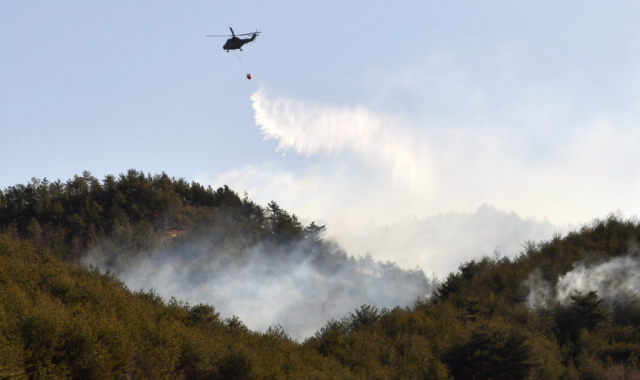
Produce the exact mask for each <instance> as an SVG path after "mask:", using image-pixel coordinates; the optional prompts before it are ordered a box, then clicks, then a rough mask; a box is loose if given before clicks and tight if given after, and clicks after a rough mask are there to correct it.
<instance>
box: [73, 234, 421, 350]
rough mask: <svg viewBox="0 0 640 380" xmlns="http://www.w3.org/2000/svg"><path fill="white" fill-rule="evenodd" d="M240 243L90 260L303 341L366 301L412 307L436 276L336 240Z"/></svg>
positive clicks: (132, 283) (135, 285)
mask: <svg viewBox="0 0 640 380" xmlns="http://www.w3.org/2000/svg"><path fill="white" fill-rule="evenodd" d="M241 246H242V243H241V242H239V241H235V242H229V241H227V242H225V243H224V248H222V243H220V244H216V245H213V246H212V245H210V244H209V243H207V242H205V241H204V240H203V241H202V242H197V241H196V240H193V239H190V241H189V242H183V243H180V244H178V245H177V246H175V247H173V248H171V249H165V250H160V251H158V252H147V253H142V254H139V255H138V256H137V257H133V258H131V257H129V258H126V259H116V260H115V261H114V260H113V257H111V256H110V255H109V254H105V253H103V252H101V251H100V249H99V248H98V249H96V250H94V251H93V252H92V253H90V254H89V255H88V256H87V257H86V258H85V260H84V263H85V264H87V265H88V264H93V265H94V266H97V267H98V268H100V269H101V270H104V271H106V270H109V271H111V272H112V273H114V274H115V275H116V276H117V277H118V278H120V279H121V280H123V281H124V283H125V284H126V285H127V286H128V287H129V288H130V289H133V290H138V289H141V290H148V289H153V290H154V291H155V292H156V293H157V294H159V295H160V296H162V297H163V298H165V299H169V298H170V297H175V298H176V299H178V300H182V301H186V302H189V303H190V304H191V305H194V304H197V303H206V304H210V305H213V306H214V307H215V308H216V310H217V311H218V312H219V313H220V314H221V316H222V317H223V318H229V317H231V316H234V315H235V316H237V317H239V318H240V320H241V321H242V322H243V323H244V324H246V325H247V326H248V327H249V328H250V329H252V330H259V331H266V330H267V329H268V328H269V327H273V326H276V325H281V326H282V327H283V328H284V330H285V331H286V332H287V333H288V334H289V335H290V336H291V337H292V338H294V339H297V340H303V339H304V338H306V337H309V336H311V335H313V334H314V333H315V332H316V331H317V330H318V329H319V328H320V327H322V326H324V325H325V324H326V323H327V321H329V320H330V319H339V318H342V317H344V316H346V315H348V313H349V312H352V311H353V310H354V308H357V307H359V306H360V305H363V304H369V305H374V306H377V307H378V308H385V307H386V308H393V307H396V306H400V307H406V306H410V305H412V304H413V303H414V302H415V300H416V299H417V298H418V297H421V298H427V297H428V296H429V295H430V292H431V287H432V284H431V282H430V280H429V279H428V278H427V277H426V276H425V275H424V273H423V272H422V271H421V270H419V269H416V270H410V271H406V270H401V269H400V268H399V267H397V266H396V265H394V264H391V263H383V262H379V261H374V260H373V259H372V258H371V257H370V256H366V257H361V258H359V259H354V258H353V257H349V256H347V255H346V254H344V253H343V252H341V251H340V249H339V248H338V247H336V246H333V249H334V252H333V253H332V254H330V255H328V256H325V257H313V256H310V255H309V254H308V253H304V252H303V249H302V246H294V247H289V248H288V249H286V251H281V252H279V253H274V248H273V247H272V248H268V247H267V246H265V245H263V244H258V245H255V246H253V247H251V248H249V249H245V248H240V247H241Z"/></svg>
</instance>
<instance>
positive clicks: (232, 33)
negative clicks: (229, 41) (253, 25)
mask: <svg viewBox="0 0 640 380" xmlns="http://www.w3.org/2000/svg"><path fill="white" fill-rule="evenodd" d="M229 29H230V30H231V34H232V35H233V36H234V37H235V36H236V34H235V33H234V32H233V28H232V27H229Z"/></svg>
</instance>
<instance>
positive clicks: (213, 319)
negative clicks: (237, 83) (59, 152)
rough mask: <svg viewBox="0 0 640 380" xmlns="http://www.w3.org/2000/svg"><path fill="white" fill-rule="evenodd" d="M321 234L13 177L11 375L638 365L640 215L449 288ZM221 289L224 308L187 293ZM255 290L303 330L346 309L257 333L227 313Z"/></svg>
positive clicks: (265, 311)
mask: <svg viewBox="0 0 640 380" xmlns="http://www.w3.org/2000/svg"><path fill="white" fill-rule="evenodd" d="M323 231H324V226H318V225H316V224H315V223H310V224H308V225H306V226H305V225H302V224H301V223H300V221H299V219H298V218H297V217H296V216H295V214H290V213H289V212H287V211H285V210H282V209H281V208H280V207H279V205H278V204H277V203H276V202H271V203H270V204H269V205H267V206H266V207H263V206H259V205H257V204H255V203H253V202H252V201H251V200H249V199H248V197H247V196H246V195H245V196H244V197H240V196H238V195H237V193H235V192H234V191H232V190H231V189H229V188H227V187H222V188H219V189H215V190H214V189H212V188H210V187H206V188H205V187H203V186H201V185H200V184H197V183H191V184H189V183H187V182H186V181H184V180H182V179H177V180H176V179H174V178H170V177H168V176H167V175H166V174H164V173H163V174H160V175H154V176H151V175H144V174H143V173H142V172H138V171H135V170H130V171H129V172H127V173H126V174H121V175H119V176H118V177H115V176H107V177H105V179H104V180H102V181H99V180H97V179H96V178H94V177H92V176H91V175H90V173H87V172H85V173H84V174H83V175H82V176H76V177H74V178H73V179H72V180H69V181H67V182H64V183H63V182H61V181H55V182H49V181H47V180H37V179H33V180H32V181H31V182H30V183H28V184H26V185H16V186H12V187H9V188H7V189H5V190H2V191H1V192H0V290H1V291H0V300H1V301H0V379H9V378H21V377H22V378H32V379H40V378H47V379H49V378H51V379H58V378H59V379H68V378H71V379H94V378H95V379H104V378H114V379H116V378H117V379H120V378H122V379H165V378H166V379H176V378H183V379H266V378H274V379H275V378H296V379H298V378H302V379H304V378H310V379H311V378H313V379H323V378H327V379H328V378H340V379H451V378H454V379H635V378H638V377H639V376H640V369H639V368H638V364H637V359H638V358H639V357H640V298H638V291H639V290H638V288H639V287H640V285H639V284H640V282H638V276H637V273H638V271H636V270H635V269H636V268H640V264H639V261H638V258H639V257H640V250H639V248H638V238H639V237H640V224H638V222H637V221H632V220H621V219H620V218H617V217H615V216H609V217H607V218H605V219H604V220H596V221H594V222H593V223H591V224H589V225H586V226H584V227H582V228H581V229H580V230H579V231H576V232H572V233H570V234H568V235H566V236H564V237H562V236H559V235H556V236H553V237H550V240H548V241H543V242H530V241H529V242H524V248H523V251H522V252H521V254H520V255H519V256H518V257H516V258H514V259H509V258H506V257H500V256H499V255H498V254H496V255H495V256H494V257H483V258H478V259H474V260H471V261H468V262H466V263H463V264H461V265H460V268H459V270H458V271H457V272H455V273H452V274H450V275H449V276H448V277H447V278H446V279H444V280H443V281H442V282H440V283H438V284H434V283H432V281H431V280H429V279H428V278H426V277H425V276H424V274H423V273H422V271H421V270H419V269H416V270H411V271H407V270H402V269H400V268H398V267H397V266H396V265H395V264H393V263H380V262H376V261H374V260H373V259H372V258H371V257H363V258H354V257H351V256H349V255H348V254H347V253H346V252H343V251H342V250H341V249H340V247H338V246H337V245H335V244H334V243H331V242H328V241H325V240H324V239H323V238H322V234H323ZM105 270H109V271H110V273H105ZM252 278H255V279H257V280H256V281H253V282H252V281H251V279H252ZM123 279H124V281H126V283H125V282H123ZM158 280H164V283H160V282H157V281H158ZM135 281H137V282H135ZM154 281H155V282H154ZM127 284H136V287H137V286H140V287H142V288H144V287H145V286H147V285H154V286H155V285H156V284H158V285H161V286H162V287H163V289H165V290H166V291H167V292H169V293H172V292H179V291H180V289H187V290H188V293H189V294H178V295H179V296H180V298H170V297H169V296H168V295H165V297H161V295H160V294H159V293H158V291H156V290H141V291H132V290H129V288H130V285H129V286H128V285H127ZM358 289H361V290H362V289H366V291H362V292H359V291H358ZM216 292H218V293H220V294H218V296H220V298H216V299H217V300H221V301H220V303H219V304H209V303H206V302H191V303H187V302H185V301H184V299H188V297H193V296H194V295H197V294H203V295H204V294H212V293H216ZM296 292H297V294H298V297H297V298H295V297H294V298H293V299H294V302H292V303H291V304H288V305H286V307H284V308H281V307H279V305H281V304H284V303H285V301H284V300H285V298H292V296H291V294H294V293H296ZM247 294H248V295H249V296H247ZM278 294H286V295H287V296H286V297H280V298H277V295H278ZM314 295H316V296H314ZM182 296H184V297H182ZM418 296H421V297H420V298H418ZM274 297H275V298H274ZM403 297H404V298H403ZM225 299H226V300H227V301H223V300H225ZM360 299H364V300H365V302H363V304H350V305H343V304H346V303H351V302H357V300H360ZM243 300H244V301H243ZM408 300H411V303H410V304H409V305H408V306H405V307H395V305H398V304H401V303H403V302H404V303H405V304H406V303H407V302H408ZM368 301H372V302H368ZM374 301H375V302H374ZM394 301H401V302H397V303H395V304H394ZM378 302H380V303H381V304H378V305H376V303H378ZM243 303H244V304H248V306H249V310H250V312H249V313H248V314H247V316H246V317H247V318H249V319H250V318H251V317H252V316H255V315H257V316H258V317H259V318H261V319H266V318H267V317H274V319H273V320H283V321H285V322H286V323H288V324H289V325H290V326H292V327H294V328H295V326H304V325H305V323H298V324H296V321H297V322H304V320H305V319H307V318H309V317H308V315H310V314H306V313H304V312H303V311H304V310H311V311H312V313H311V314H314V313H319V312H320V311H322V310H325V309H331V308H335V307H337V306H341V307H343V308H344V309H341V310H345V311H342V312H341V313H340V314H337V315H336V316H331V317H330V318H327V319H328V320H325V321H324V322H322V323H321V326H320V327H319V328H318V329H317V331H316V332H315V334H314V333H313V331H314V330H311V332H310V331H307V330H304V329H300V330H299V331H298V330H296V331H295V332H294V334H300V335H301V336H310V337H309V338H308V339H305V340H304V341H302V342H297V341H296V340H295V339H292V338H291V336H292V335H291V333H290V332H289V331H293V330H289V331H288V330H287V328H286V327H284V328H283V326H282V325H278V324H275V325H268V327H262V328H261V329H262V332H256V331H252V330H251V329H249V328H248V327H247V326H246V325H245V323H244V322H243V320H244V319H245V316H241V317H240V318H238V317H237V316H234V315H226V316H225V315H223V314H225V311H224V310H223V309H224V308H227V307H228V308H235V307H237V305H238V304H243ZM382 304H385V305H382ZM387 305H388V306H387ZM323 315H324V314H323ZM301 320H302V321H301ZM254 322H255V321H252V323H254ZM316 322H317V321H315V322H314V323H316ZM312 324H313V323H312ZM294 338H295V337H294Z"/></svg>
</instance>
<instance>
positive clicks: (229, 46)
mask: <svg viewBox="0 0 640 380" xmlns="http://www.w3.org/2000/svg"><path fill="white" fill-rule="evenodd" d="M229 29H230V30H231V35H228V34H227V35H207V37H231V38H229V39H228V40H227V42H225V43H224V45H223V46H222V48H223V49H224V50H226V51H227V53H228V52H229V50H236V49H240V51H242V45H244V44H246V43H248V42H251V41H253V40H255V39H256V37H257V36H258V34H260V32H258V31H257V30H256V31H255V32H253V33H243V34H238V36H251V38H238V36H236V34H235V33H234V32H233V28H231V27H229Z"/></svg>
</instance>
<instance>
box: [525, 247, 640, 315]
mask: <svg viewBox="0 0 640 380" xmlns="http://www.w3.org/2000/svg"><path fill="white" fill-rule="evenodd" d="M525 286H527V287H528V289H529V294H528V297H527V303H528V304H529V305H530V306H531V307H535V308H538V307H546V306H551V305H555V304H556V303H558V302H559V303H561V304H566V303H567V302H568V300H569V299H570V296H571V295H572V294H575V293H576V292H580V293H588V292H591V291H595V292H596V293H597V294H598V296H599V297H601V298H603V299H604V300H605V304H607V305H608V306H610V307H611V306H612V305H613V304H614V302H616V300H619V299H621V298H623V299H624V298H633V297H637V296H638V295H639V294H640V257H639V256H638V252H633V253H631V254H628V255H626V256H621V257H615V258H613V259H611V260H609V261H606V262H602V263H598V264H587V263H584V262H579V263H576V264H574V266H573V269H572V270H571V271H569V272H567V273H565V274H564V275H562V276H560V277H559V278H558V279H557V282H556V284H551V283H549V282H548V281H545V280H544V279H542V276H541V274H540V272H534V273H532V274H531V275H530V276H529V278H528V279H527V281H526V283H525Z"/></svg>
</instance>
